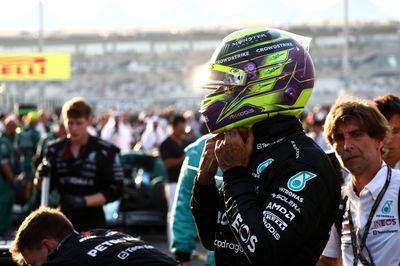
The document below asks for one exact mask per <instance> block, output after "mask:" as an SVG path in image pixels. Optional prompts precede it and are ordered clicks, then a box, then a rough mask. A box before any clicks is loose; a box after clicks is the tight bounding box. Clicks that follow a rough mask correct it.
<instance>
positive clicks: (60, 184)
mask: <svg viewBox="0 0 400 266" xmlns="http://www.w3.org/2000/svg"><path fill="white" fill-rule="evenodd" d="M45 158H46V159H47V160H48V161H49V162H50V178H51V179H50V184H51V188H57V189H58V192H59V194H60V199H61V200H60V202H61V203H62V202H63V200H62V199H63V196H65V195H78V196H86V195H92V194H95V193H98V192H101V193H102V194H103V195H104V197H105V198H106V200H107V202H111V201H114V200H116V199H117V198H118V197H120V196H121V194H122V187H123V172H122V167H121V165H120V163H119V149H118V148H117V147H115V146H114V145H113V144H111V143H108V142H106V141H103V140H101V139H99V138H97V137H93V136H89V139H88V142H87V144H86V145H85V146H84V147H81V149H80V152H79V155H78V157H77V158H75V157H74V155H73V154H72V152H71V149H70V141H69V139H68V138H62V139H58V140H56V141H54V142H50V143H49V144H48V147H47V151H46V154H45ZM61 211H62V212H63V213H64V214H65V215H66V216H67V217H68V219H70V220H71V222H72V224H73V225H74V227H75V228H76V229H77V230H78V231H84V230H89V229H92V228H96V227H104V225H105V217H104V212H103V208H102V207H101V206H99V207H85V208H78V209H71V208H70V206H68V205H63V204H61Z"/></svg>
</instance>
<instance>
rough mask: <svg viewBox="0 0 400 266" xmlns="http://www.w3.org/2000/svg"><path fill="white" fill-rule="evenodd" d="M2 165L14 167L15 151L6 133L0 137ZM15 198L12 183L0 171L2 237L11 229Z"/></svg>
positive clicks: (0, 224)
mask: <svg viewBox="0 0 400 266" xmlns="http://www.w3.org/2000/svg"><path fill="white" fill-rule="evenodd" d="M0 163H1V164H8V165H10V167H11V169H12V168H13V166H14V149H13V146H12V144H11V141H10V138H9V137H8V136H7V135H6V134H4V133H2V134H1V135H0ZM12 170H14V169H12ZM14 198H15V192H14V188H13V186H12V183H11V181H10V180H8V179H7V178H6V177H5V176H4V174H3V173H2V171H1V170H0V206H1V207H0V235H2V234H5V233H7V232H8V230H9V229H10V228H11V224H12V206H13V204H14Z"/></svg>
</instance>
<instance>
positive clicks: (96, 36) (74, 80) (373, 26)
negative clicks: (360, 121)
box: [0, 20, 400, 111]
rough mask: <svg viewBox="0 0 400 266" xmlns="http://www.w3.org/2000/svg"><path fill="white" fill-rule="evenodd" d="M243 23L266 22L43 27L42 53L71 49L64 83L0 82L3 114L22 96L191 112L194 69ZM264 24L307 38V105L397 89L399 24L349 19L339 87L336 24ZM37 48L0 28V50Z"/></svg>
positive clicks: (197, 95)
mask: <svg viewBox="0 0 400 266" xmlns="http://www.w3.org/2000/svg"><path fill="white" fill-rule="evenodd" d="M266 25H267V24H266ZM248 26H265V25H225V26H218V27H214V28H206V29H190V28H187V27H153V28H137V29H131V30H124V31H109V30H102V29H86V30H83V29H80V30H64V31H57V32H48V33H47V34H45V36H44V38H45V40H44V43H45V46H44V49H43V52H67V53H70V54H71V59H72V61H71V64H72V65H71V71H72V76H71V80H68V81H57V82H4V83H0V95H1V97H0V102H1V103H2V109H3V110H2V111H9V110H11V108H12V105H13V104H14V103H15V102H29V101H31V102H32V101H34V102H36V103H37V102H39V104H40V105H41V106H43V107H45V108H50V107H54V106H56V105H60V104H61V103H62V102H63V101H65V100H66V99H67V98H70V97H72V96H77V95H80V96H83V97H85V98H87V99H89V100H90V101H91V102H92V103H93V104H94V106H95V107H96V109H97V110H99V111H104V110H106V109H108V108H115V109H131V108H135V109H139V110H140V109H144V108H147V107H150V106H151V107H160V108H163V107H165V106H167V105H170V104H176V105H178V106H180V107H182V108H191V109H197V108H198V106H199V103H200V100H201V98H202V97H203V96H204V94H205V93H206V92H204V91H201V90H199V89H196V88H195V85H194V79H195V76H196V71H197V70H198V68H199V66H201V65H203V64H204V63H206V62H207V61H208V59H209V58H210V56H211V54H212V52H213V50H214V48H215V47H216V45H217V44H218V43H219V41H220V40H221V39H222V38H223V37H224V36H226V35H227V34H228V33H230V32H232V31H234V30H237V29H239V28H243V27H248ZM268 26H270V27H271V26H272V27H276V28H281V29H284V30H288V31H291V32H294V33H297V34H301V35H305V36H310V37H312V38H313V41H312V45H311V54H312V56H313V58H314V62H315V66H316V71H317V82H316V86H315V92H314V94H313V96H312V97H311V99H310V102H311V105H317V104H331V103H332V102H333V101H334V100H335V99H336V97H338V96H343V95H347V94H353V95H356V96H360V97H366V98H373V97H375V96H376V95H379V94H382V93H386V92H392V93H398V92H399V91H400V87H399V86H400V85H399V84H400V82H399V79H400V22H398V21H359V20H354V21H350V29H349V31H350V40H349V41H350V46H349V48H350V51H349V54H350V71H351V74H350V83H349V84H350V86H349V87H348V88H345V87H344V86H345V85H344V84H345V83H344V75H343V73H342V70H341V69H342V68H341V64H342V47H343V43H344V37H343V34H342V32H343V23H342V21H315V22H309V23H306V24H297V25H290V26H283V25H268ZM37 51H38V41H37V34H36V33H32V32H0V53H22V52H28V53H32V52H37ZM42 94H43V95H42Z"/></svg>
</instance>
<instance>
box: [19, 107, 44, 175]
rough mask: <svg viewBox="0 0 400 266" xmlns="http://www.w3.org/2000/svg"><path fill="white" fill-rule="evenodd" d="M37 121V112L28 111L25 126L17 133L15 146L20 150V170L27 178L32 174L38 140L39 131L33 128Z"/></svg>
mask: <svg viewBox="0 0 400 266" xmlns="http://www.w3.org/2000/svg"><path fill="white" fill-rule="evenodd" d="M38 121H39V114H38V113H37V112H29V113H28V115H27V117H26V120H25V125H26V127H25V128H23V129H22V130H21V133H19V134H18V135H17V146H18V148H19V150H20V152H21V171H22V172H24V173H25V175H26V177H27V178H32V179H33V176H34V171H33V156H34V155H35V152H36V148H37V146H38V143H39V140H40V133H39V131H37V130H36V129H35V127H36V125H37V123H38Z"/></svg>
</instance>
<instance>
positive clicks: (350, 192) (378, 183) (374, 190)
mask: <svg viewBox="0 0 400 266" xmlns="http://www.w3.org/2000/svg"><path fill="white" fill-rule="evenodd" d="M386 166H387V165H386V163H385V162H384V161H382V164H381V168H380V169H379V171H378V172H377V173H376V175H375V176H374V177H373V178H372V180H371V181H370V182H369V183H368V184H367V185H366V186H365V187H364V189H363V191H364V190H367V191H369V192H370V193H371V194H372V197H373V199H374V200H376V198H377V197H378V195H379V192H380V191H381V189H382V187H383V185H384V184H385V181H386V175H387V171H388V167H386ZM344 192H345V194H346V195H347V196H348V197H349V198H351V199H354V198H358V196H357V195H356V193H355V192H354V186H353V183H352V182H351V178H350V181H349V182H348V183H347V185H346V187H345V191H344Z"/></svg>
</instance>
